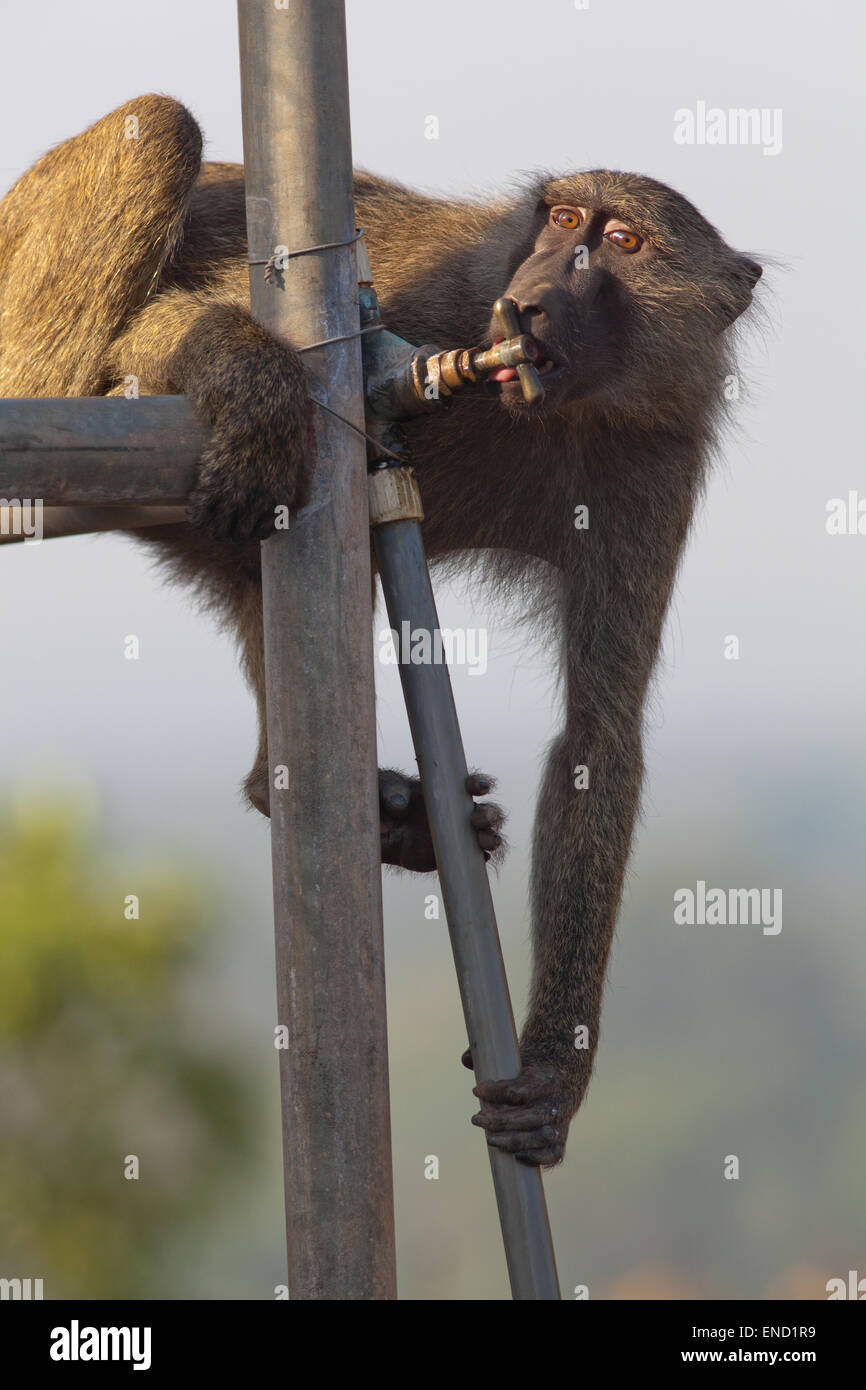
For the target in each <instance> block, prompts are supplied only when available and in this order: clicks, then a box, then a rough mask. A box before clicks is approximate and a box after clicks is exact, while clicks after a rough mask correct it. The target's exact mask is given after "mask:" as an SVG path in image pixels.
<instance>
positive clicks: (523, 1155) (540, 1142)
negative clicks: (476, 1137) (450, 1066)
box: [462, 1048, 577, 1168]
mask: <svg viewBox="0 0 866 1390" xmlns="http://www.w3.org/2000/svg"><path fill="white" fill-rule="evenodd" d="M462 1060H463V1065H464V1066H466V1067H469V1068H470V1069H471V1067H472V1056H471V1053H470V1051H469V1049H468V1048H467V1049H466V1051H465V1052H464V1054H463V1058H462ZM472 1094H473V1095H474V1096H477V1097H478V1099H479V1100H480V1101H481V1109H480V1110H479V1111H478V1114H477V1115H473V1116H472V1123H473V1124H474V1125H478V1126H479V1128H480V1129H483V1130H484V1131H485V1133H486V1134H487V1142H488V1144H490V1145H492V1146H493V1148H496V1149H504V1150H505V1151H506V1153H511V1154H514V1155H515V1157H517V1158H519V1159H520V1161H521V1162H522V1163H529V1164H532V1165H534V1166H536V1167H543V1168H548V1167H550V1166H551V1165H552V1164H554V1163H561V1162H562V1159H563V1158H564V1157H565V1141H566V1138H567V1137H568V1126H569V1124H570V1123H571V1117H572V1115H573V1114H574V1112H575V1110H576V1108H577V1106H576V1104H575V1099H574V1092H573V1088H572V1086H571V1085H570V1080H569V1078H566V1077H565V1075H564V1074H563V1072H561V1071H560V1070H559V1068H558V1067H556V1066H553V1065H547V1064H546V1063H543V1062H530V1063H529V1064H528V1065H526V1066H524V1068H523V1070H522V1071H521V1073H520V1075H519V1076H516V1077H515V1078H514V1080H513V1081H480V1082H479V1083H478V1085H477V1086H475V1087H474V1088H473V1091H472Z"/></svg>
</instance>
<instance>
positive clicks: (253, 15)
mask: <svg viewBox="0 0 866 1390" xmlns="http://www.w3.org/2000/svg"><path fill="white" fill-rule="evenodd" d="M238 18H239V28H240V59H241V93H242V105H243V131H244V158H245V167H246V197H247V229H248V234H249V253H250V261H251V262H255V263H256V264H252V265H251V268H250V292H251V297H252V308H253V313H254V314H255V315H256V317H257V318H258V319H259V320H260V321H261V322H262V323H263V324H265V326H266V327H267V328H269V329H271V330H272V331H273V332H275V333H278V334H281V335H282V336H284V337H285V338H287V339H289V340H290V341H291V342H292V343H294V344H295V346H297V347H301V346H304V345H306V344H308V343H314V342H321V340H322V339H325V338H335V337H340V336H342V335H349V336H347V337H346V338H345V340H344V341H342V342H337V343H332V344H330V345H329V346H327V347H325V348H321V349H319V350H317V351H316V352H310V353H307V354H306V355H305V358H304V361H305V363H306V365H307V367H308V368H309V372H310V381H311V390H312V394H314V395H315V396H316V397H318V399H319V400H320V401H324V402H326V403H327V405H328V406H329V407H330V409H331V410H333V411H336V412H337V413H338V414H339V415H341V416H344V417H345V418H347V419H349V420H351V421H352V422H353V423H354V424H355V425H357V426H358V427H359V428H363V424H364V407H363V394H362V372H361V345H360V339H359V338H358V337H353V336H351V335H353V334H356V333H357V331H358V293H357V284H358V277H357V272H356V264H355V250H354V246H353V245H351V244H345V245H340V246H338V247H332V248H331V249H327V250H321V251H316V252H313V253H312V254H309V255H303V256H298V257H294V258H292V259H289V260H288V261H287V262H286V268H285V269H284V270H282V271H281V273H280V274H276V275H273V276H272V277H270V278H271V283H266V281H265V264H264V263H265V262H267V261H268V260H269V259H270V258H271V257H272V256H273V255H274V252H275V250H276V249H277V248H278V247H281V246H283V247H286V248H288V250H289V251H298V250H304V249H305V248H307V247H312V246H321V245H322V244H323V243H336V242H339V243H350V242H351V238H352V237H353V234H354V230H355V223H354V207H353V200H352V161H351V141H350V130H349V99H348V73H347V60H346V36H345V14H344V5H343V0H291V3H290V4H289V5H288V6H287V7H285V8H282V7H281V8H278V7H277V6H275V5H274V3H273V0H239V3H238ZM314 423H315V444H316V453H317V470H316V482H315V485H314V495H313V499H312V501H311V503H310V505H309V506H308V507H306V508H304V510H303V511H302V512H301V513H299V515H298V516H297V518H293V519H292V524H291V526H290V529H289V531H288V532H287V533H284V534H278V535H276V536H274V537H272V538H271V539H269V540H267V541H266V542H264V543H263V545H262V580H263V597H264V618H265V665H266V672H267V704H268V749H269V763H270V769H271V775H272V782H271V837H272V844H273V871H274V919H275V930H276V959H277V1000H278V1009H279V1022H280V1023H281V1024H283V1025H285V1027H286V1029H287V1030H288V1039H289V1045H288V1048H287V1049H285V1050H281V1051H280V1063H281V1089H282V1105H283V1153H284V1162H285V1180H286V1226H287V1237H288V1259H289V1297H290V1298H294V1299H329V1300H331V1299H388V1298H395V1297H396V1278H395V1267H394V1218H393V1195H392V1179H391V1144H390V1112H389V1105H388V1061H387V1043H386V1032H385V1028H386V1023H385V975H384V962H383V943H382V903H381V870H380V847H379V814H378V795H377V774H376V731H375V717H374V691H373V656H372V648H373V644H372V637H371V617H370V593H371V582H370V535H369V520H368V511H367V477H366V462H365V449H364V442H363V439H361V438H360V436H359V435H358V434H356V433H354V432H353V431H352V430H351V429H350V428H348V427H347V426H346V425H345V424H343V423H341V422H340V421H339V420H336V419H334V417H333V416H332V415H330V414H328V413H327V412H325V411H323V410H321V409H318V408H316V409H315V410H314ZM281 768H283V769H285V770H286V772H285V773H284V774H283V775H282V776H281V774H280V769H281ZM275 779H276V785H275ZM282 780H287V782H288V787H287V789H286V790H278V789H277V788H278V787H279V785H280V783H281V781H282Z"/></svg>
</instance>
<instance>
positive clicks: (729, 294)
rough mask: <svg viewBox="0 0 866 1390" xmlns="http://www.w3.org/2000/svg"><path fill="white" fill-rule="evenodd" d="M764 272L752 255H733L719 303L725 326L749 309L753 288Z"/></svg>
mask: <svg viewBox="0 0 866 1390" xmlns="http://www.w3.org/2000/svg"><path fill="white" fill-rule="evenodd" d="M763 273H764V271H763V267H762V266H760V265H758V262H757V261H753V260H752V259H751V257H750V256H734V257H733V259H732V261H731V267H730V270H729V272H728V275H727V277H726V280H725V288H724V292H723V294H722V297H721V302H720V305H719V308H720V310H721V316H722V325H723V327H725V328H727V326H728V324H731V323H733V322H734V320H735V319H738V318H739V317H740V314H742V313H744V312H745V311H746V309H748V307H749V305H750V304H751V302H752V290H753V289H754V288H755V286H756V285H757V283H758V281H759V280H760V278H761V276H762V275H763Z"/></svg>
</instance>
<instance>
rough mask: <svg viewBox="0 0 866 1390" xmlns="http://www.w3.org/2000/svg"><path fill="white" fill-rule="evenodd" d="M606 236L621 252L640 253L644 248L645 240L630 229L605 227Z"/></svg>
mask: <svg viewBox="0 0 866 1390" xmlns="http://www.w3.org/2000/svg"><path fill="white" fill-rule="evenodd" d="M604 234H605V236H606V237H607V239H608V241H612V242H613V244H614V246H618V247H619V249H620V251H639V250H640V248H641V247H642V246H643V239H642V238H641V237H639V236H638V234H637V232H630V231H629V229H628V227H605V230H604Z"/></svg>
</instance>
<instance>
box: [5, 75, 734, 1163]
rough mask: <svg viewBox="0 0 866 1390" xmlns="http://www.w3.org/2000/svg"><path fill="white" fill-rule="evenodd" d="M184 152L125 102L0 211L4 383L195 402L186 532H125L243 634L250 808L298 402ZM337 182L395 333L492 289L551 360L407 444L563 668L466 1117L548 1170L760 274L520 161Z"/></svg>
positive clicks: (674, 197) (406, 815)
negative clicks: (509, 175)
mask: <svg viewBox="0 0 866 1390" xmlns="http://www.w3.org/2000/svg"><path fill="white" fill-rule="evenodd" d="M130 118H132V121H133V125H134V132H135V137H136V138H131V139H130V138H126V137H127V136H128V135H129V133H130V128H131V124H130ZM200 157H201V134H200V131H199V128H198V126H197V124H196V122H195V120H194V119H193V117H192V116H191V115H190V114H189V112H188V111H187V110H186V109H185V108H184V107H183V106H181V105H180V104H179V103H177V102H175V101H173V100H171V99H169V98H166V97H161V96H145V97H140V98H139V99H137V100H135V101H132V102H130V103H128V104H127V105H125V106H123V107H121V108H120V109H119V110H117V111H115V112H114V113H112V114H111V115H109V116H106V117H105V118H104V119H103V120H101V121H98V122H97V123H96V124H95V125H93V126H91V127H90V129H88V130H86V131H85V132H84V133H83V134H81V135H79V136H77V137H76V138H75V139H72V140H69V141H68V142H67V143H65V144H62V145H60V146H58V147H57V148H55V149H53V150H51V151H50V152H49V153H48V154H46V155H45V156H44V158H42V159H41V160H39V162H38V163H37V164H35V165H34V167H33V168H32V169H30V170H29V172H27V173H26V174H25V175H24V176H23V177H22V178H21V179H20V180H19V181H18V182H17V183H16V184H15V186H14V187H13V188H12V189H11V191H10V192H9V193H8V194H7V196H6V198H5V199H4V200H3V202H2V204H0V393H2V394H4V395H9V396H48V395H50V396H63V395H70V396H71V395H112V394H118V393H121V392H122V391H123V389H124V381H125V379H127V378H128V377H129V376H130V375H132V376H134V377H136V378H137V379H138V383H139V389H140V391H141V392H142V393H143V394H163V393H176V392H182V393H185V394H186V395H187V396H188V397H189V398H190V401H191V403H192V406H193V408H194V410H195V411H196V413H197V415H198V416H199V418H200V419H201V421H202V422H203V423H204V425H205V426H206V427H207V429H208V431H209V435H208V439H209V442H208V445H207V447H206V449H205V452H204V454H203V456H202V458H201V462H200V467H199V473H198V479H197V486H196V489H195V491H194V492H193V493H192V495H191V496H190V498H189V504H188V511H187V515H188V521H187V523H186V524H182V525H180V526H174V527H168V526H166V527H162V528H151V529H150V530H148V531H147V532H146V533H145V534H144V537H143V539H144V540H145V542H146V543H147V544H149V545H150V546H153V547H156V548H157V550H158V551H159V552H160V553H161V555H162V556H163V557H164V558H165V562H166V564H167V565H168V567H169V569H170V570H171V571H172V572H173V573H174V574H175V575H177V576H180V577H181V578H183V579H186V580H188V581H189V582H191V583H192V584H194V585H195V586H196V587H197V588H198V590H199V592H200V593H201V594H203V595H204V596H205V597H206V598H207V599H208V600H209V601H210V602H211V604H212V605H213V607H214V609H215V610H216V611H217V612H218V613H219V614H220V615H221V616H222V617H223V618H224V619H226V620H227V621H228V622H229V624H230V625H231V626H233V628H234V629H235V631H236V633H237V636H238V639H239V643H240V647H241V652H242V659H243V663H244V666H245V669H246V674H247V676H248V678H249V680H250V682H251V684H252V686H253V688H254V689H255V692H256V694H257V697H258V702H259V710H260V720H261V738H260V745H259V750H258V754H257V756H256V760H255V766H254V767H253V770H252V772H251V773H250V775H249V777H248V778H247V781H246V790H247V794H248V797H249V799H250V800H251V802H252V803H253V804H254V805H255V806H257V807H258V808H259V809H261V810H263V811H267V794H268V767H267V750H266V742H265V733H264V719H263V714H262V705H263V653H262V627H261V580H260V561H259V544H258V538H259V537H262V536H264V535H266V534H267V533H268V530H269V528H270V527H271V526H272V524H273V516H274V509H275V507H277V506H279V505H281V504H285V503H286V502H288V503H289V504H290V506H291V507H293V508H297V507H299V506H301V505H302V504H303V502H304V499H305V497H306V496H307V489H308V486H309V481H310V476H311V467H312V459H311V450H310V445H309V421H310V410H311V405H310V401H309V399H308V396H307V388H306V384H305V376H304V367H303V362H302V359H301V357H300V356H299V355H298V354H297V353H296V352H295V351H294V350H293V348H292V347H291V346H290V345H289V344H288V343H286V342H283V341H279V340H277V339H276V338H274V337H272V336H271V335H270V334H268V333H267V332H265V331H264V330H263V329H262V328H261V327H259V326H258V325H257V324H256V323H255V322H254V321H253V319H252V318H251V315H250V307H249V289H248V266H247V248H246V235H245V207H244V183H243V170H242V168H241V167H240V166H238V165H233V164H204V165H203V166H202V165H201V162H200ZM355 196H356V210H357V223H358V225H359V226H360V227H362V228H363V229H364V233H365V236H366V239H367V244H368V247H369V253H370V257H371V261H372V264H373V267H374V272H375V277H376V286H377V289H378V292H379V298H380V302H381V305H382V311H383V317H384V320H385V322H386V324H387V325H388V327H389V328H391V329H392V330H393V331H394V332H396V333H398V334H400V335H401V336H403V337H404V338H406V339H408V340H409V341H410V342H414V343H429V342H433V343H438V344H439V345H440V346H443V347H451V346H468V345H471V344H478V343H488V344H489V343H490V342H491V341H492V340H493V337H494V335H495V325H494V324H493V323H491V306H492V304H493V303H494V301H495V300H496V299H497V297H498V296H500V295H503V294H505V295H508V296H510V297H511V298H512V299H513V300H514V301H515V302H516V304H517V306H518V309H519V313H520V320H521V324H522V327H523V330H524V331H525V332H528V333H531V334H532V335H533V337H534V338H535V339H536V341H537V343H538V344H539V346H540V351H541V357H540V359H539V363H538V366H539V369H540V371H541V373H542V375H543V379H544V382H545V386H546V393H545V396H544V400H543V402H542V403H541V404H540V406H537V407H531V406H527V405H526V404H525V403H524V401H523V397H522V394H521V391H520V387H519V384H518V383H517V381H516V380H515V373H514V371H513V370H508V369H500V370H499V371H498V372H496V373H495V374H494V379H492V380H491V381H490V382H489V383H488V386H487V389H486V390H485V391H482V392H480V393H479V392H473V393H472V394H466V395H465V396H464V397H462V398H461V397H457V398H455V399H454V400H453V402H449V403H448V407H447V408H446V409H443V410H441V411H440V412H439V413H437V414H434V415H430V416H424V417H421V418H418V419H415V420H412V421H410V422H409V423H408V424H407V425H406V429H405V434H406V439H407V443H408V450H409V455H410V457H411V461H412V462H413V464H414V465H415V468H416V471H417V474H418V476H419V478H420V481H421V486H422V491H423V496H424V505H425V511H426V521H425V523H424V536H425V541H426V545H427V549H428V552H429V554H430V556H431V557H432V558H433V559H434V560H435V559H439V560H444V561H445V562H446V563H452V564H463V563H465V562H471V563H472V565H473V569H472V570H470V573H471V574H472V575H474V576H476V577H477V580H478V582H479V583H485V584H489V585H491V586H492V587H493V589H494V590H496V591H498V592H500V593H502V592H504V593H506V594H510V595H512V596H513V597H514V598H515V599H519V600H521V601H523V602H524V603H526V604H528V605H530V606H531V611H532V614H533V623H534V624H536V625H541V624H544V627H543V628H542V627H541V626H537V627H536V630H537V631H543V632H544V633H546V640H547V641H548V642H549V643H550V644H551V645H552V646H553V645H555V646H556V648H557V650H558V653H559V658H560V664H561V671H562V685H563V703H564V714H565V718H564V728H563V731H562V732H561V733H560V734H559V735H558V737H556V739H555V741H554V742H553V744H552V747H551V749H550V752H549V755H548V759H547V765H546V769H545V771H544V775H543V779H542V784H541V790H540V798H539V806H538V814H537V819H536V828H535V832H534V843H533V860H532V875H531V898H532V916H533V942H534V969H533V981H532V989H531V999H530V1005H529V1012H528V1017H527V1020H526V1023H525V1026H524V1028H523V1031H522V1035H521V1052H522V1062H523V1069H522V1071H521V1074H520V1075H519V1076H518V1077H517V1078H516V1079H515V1080H503V1081H489V1082H485V1083H483V1084H482V1085H480V1086H478V1087H476V1095H477V1096H478V1097H479V1099H480V1101H481V1109H480V1112H479V1114H478V1115H477V1116H475V1123H477V1124H479V1125H480V1126H481V1127H482V1128H483V1129H484V1130H485V1131H486V1133H487V1139H488V1142H489V1143H490V1144H493V1145H498V1146H499V1147H500V1148H503V1149H506V1150H508V1151H510V1152H512V1153H515V1154H517V1156H518V1157H519V1158H521V1159H522V1160H524V1161H525V1162H528V1163H532V1164H539V1165H544V1166H548V1165H551V1164H553V1163H556V1162H558V1161H559V1160H560V1159H561V1158H562V1155H563V1153H564V1148H565V1141H566V1135H567V1131H568V1126H569V1123H570V1121H571V1118H572V1116H573V1114H574V1112H575V1111H576V1109H577V1107H578V1106H579V1104H580V1102H581V1100H582V1098H583V1095H584V1093H585V1091H586V1087H587V1084H588V1081H589V1078H590V1072H591V1070H592V1065H593V1060H594V1056H595V1051H596V1043H597V1038H598V1027H599V1012H600V1006H601V997H602V988H603V983H604V976H605V970H606V964H607V958H608V953H609V949H610V944H611V937H612V933H613V928H614V921H615V918H616V914H617V909H618V904H619V899H620V890H621V886H622V882H623V874H624V870H625V865H626V860H627V857H628V853H629V847H630V843H631V839H632V830H633V824H634V820H635V814H636V811H637V807H638V797H639V790H640V784H641V775H642V765H641V728H642V710H643V705H644V701H645V697H646V694H647V688H648V684H649V681H650V677H651V674H652V671H653V666H654V663H655V660H656V655H657V651H658V647H659V642H660V638H661V633H662V626H663V623H664V619H665V613H666V611H667V607H668V602H669V599H670V595H671V589H672V585H673V582H674V577H675V574H676V571H677V566H678V563H679V559H680V555H681V552H682V549H683V543H684V541H685V538H686V533H687V530H688V527H689V522H690V519H691V517H692V513H693V510H694V507H695V503H696V499H697V497H698V494H699V492H700V489H701V485H702V481H703V479H704V475H705V470H706V468H707V464H708V460H709V458H710V456H711V454H712V451H713V449H714V446H715V442H716V439H717V434H718V428H719V424H720V420H721V416H722V413H723V408H724V379H725V376H726V375H727V374H728V373H729V372H730V371H731V370H732V344H731V341H730V340H731V337H732V335H731V333H730V332H728V331H727V330H728V329H729V327H730V325H731V324H732V323H733V322H734V320H735V319H737V318H738V317H739V316H740V315H741V314H742V313H743V311H744V310H745V309H746V308H747V307H748V305H749V304H750V302H751V299H752V291H753V288H754V286H755V284H756V282H757V280H758V278H759V276H760V274H761V267H760V266H759V265H757V264H756V263H755V262H754V261H753V260H751V259H749V258H748V257H746V256H743V255H740V254H738V253H737V252H735V251H733V250H732V249H731V248H730V247H728V246H727V245H726V244H725V242H724V241H723V240H722V238H721V237H720V236H719V234H718V233H717V232H716V231H715V229H714V228H713V227H712V226H711V225H710V224H709V223H708V222H707V221H706V220H705V219H704V217H703V216H702V215H701V214H700V213H699V212H698V211H697V210H696V209H695V208H694V207H693V206H692V205H691V204H690V203H689V202H687V201H686V199H685V198H683V197H682V196H680V195H679V194H678V193H675V192H673V191H672V190H671V189H670V188H667V187H665V186H664V185H663V184H660V183H657V182H656V181H655V180H653V179H650V178H644V177H642V176H639V175H635V174H624V173H615V172H610V171H608V170H593V171H590V172H584V173H578V174H568V175H566V176H562V177H549V176H539V177H538V178H537V179H534V180H525V181H524V182H523V184H522V185H521V186H520V188H519V190H518V191H517V192H516V193H515V194H514V195H513V196H511V197H508V198H503V199H502V200H500V201H496V200H494V201H488V202H483V203H481V202H470V201H456V200H446V199H439V198H434V197H428V196H425V195H422V194H420V193H416V192H412V191H410V190H409V189H407V188H405V187H402V186H400V185H398V184H394V183H391V182H388V181H386V180H384V179H381V178H377V177H374V176H372V175H370V174H365V173H361V174H359V175H358V176H357V180H356V185H355ZM298 346H301V345H298ZM579 769H586V773H585V774H581V773H580V772H579V771H578V770H579ZM587 778H588V784H586V785H584V783H586V781H587ZM489 785H490V784H489V782H488V781H487V780H485V779H484V778H482V777H479V778H477V779H476V780H475V781H472V782H471V785H470V790H471V791H473V793H474V794H476V795H484V794H485V793H486V791H487V790H489ZM380 800H381V803H382V842H383V858H384V860H385V861H386V862H390V863H396V864H400V865H402V866H403V867H406V868H411V869H416V870H423V869H430V868H432V867H433V862H432V850H431V846H430V840H429V832H428V830H427V826H426V822H425V817H424V812H423V801H422V799H421V797H420V791H419V788H418V784H417V782H416V781H415V780H414V779H412V778H409V777H405V778H404V777H402V775H401V774H399V773H397V774H395V773H393V772H389V773H386V774H383V779H382V784H381V787H380ZM473 819H474V823H475V825H476V829H477V833H478V837H479V843H480V844H481V846H482V848H484V849H485V850H487V851H488V852H490V851H492V850H493V851H495V850H496V848H497V846H498V845H499V843H500V829H501V816H500V814H499V812H498V811H497V810H496V809H495V808H494V809H490V808H489V807H488V808H485V806H483V805H478V806H477V807H476V811H475V813H474V817H473ZM582 1025H584V1026H585V1028H586V1029H587V1030H588V1036H589V1045H588V1046H586V1047H583V1046H578V1045H577V1040H578V1034H577V1031H576V1030H578V1029H581V1026H582ZM464 1060H466V1059H465V1058H464Z"/></svg>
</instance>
